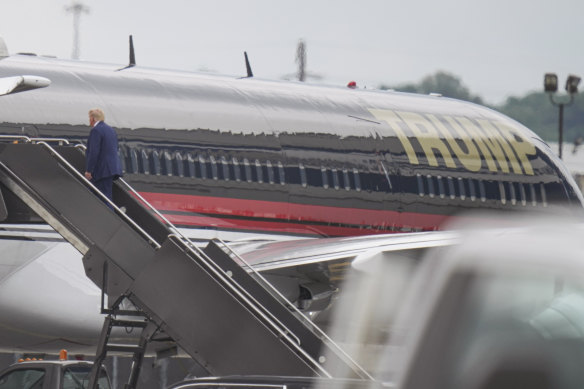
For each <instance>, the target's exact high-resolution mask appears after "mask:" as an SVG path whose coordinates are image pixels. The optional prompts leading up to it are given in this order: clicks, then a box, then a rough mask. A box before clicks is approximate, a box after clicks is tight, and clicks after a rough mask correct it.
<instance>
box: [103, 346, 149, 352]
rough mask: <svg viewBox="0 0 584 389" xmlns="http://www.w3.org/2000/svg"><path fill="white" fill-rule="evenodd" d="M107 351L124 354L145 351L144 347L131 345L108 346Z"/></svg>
mask: <svg viewBox="0 0 584 389" xmlns="http://www.w3.org/2000/svg"><path fill="white" fill-rule="evenodd" d="M106 350H107V351H114V352H124V353H136V352H143V351H144V349H143V348H142V347H140V346H135V345H131V344H108V345H106Z"/></svg>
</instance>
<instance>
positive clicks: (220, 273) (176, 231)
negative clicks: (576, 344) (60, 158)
mask: <svg viewBox="0 0 584 389" xmlns="http://www.w3.org/2000/svg"><path fill="white" fill-rule="evenodd" d="M75 147H78V148H80V149H82V150H87V147H86V146H85V145H84V144H78V145H75ZM118 181H120V182H121V183H122V184H124V186H125V187H126V188H127V189H128V190H129V191H130V192H131V193H132V194H133V195H134V196H136V197H137V198H138V199H140V200H141V201H142V202H143V204H144V205H146V206H147V207H148V208H150V210H151V211H152V212H154V214H156V215H157V216H158V217H160V218H161V219H162V220H163V221H164V222H165V223H166V224H167V226H168V227H169V228H170V229H171V230H173V231H174V233H173V234H169V236H168V237H169V238H171V237H173V236H174V237H175V238H178V239H179V240H181V241H182V242H183V243H185V244H186V245H187V248H189V249H190V250H191V251H193V252H194V253H195V254H198V255H199V256H200V257H202V258H203V259H204V260H205V262H206V265H207V266H209V265H210V266H211V267H215V268H216V269H214V271H215V273H216V274H217V275H218V276H220V277H221V278H222V279H223V280H224V281H225V282H226V283H228V284H229V285H231V286H232V287H233V284H234V285H236V286H237V288H238V289H240V290H241V291H243V292H244V293H245V294H247V295H248V298H250V299H252V300H253V302H254V303H255V306H260V307H263V305H262V304H260V303H259V302H258V301H257V300H256V299H255V298H254V297H253V296H251V295H250V294H249V292H247V291H246V290H245V288H243V287H242V286H241V285H239V283H237V282H236V281H235V280H233V279H232V278H231V277H228V276H227V274H226V273H225V271H224V270H223V269H221V268H220V267H219V266H218V265H217V264H216V263H215V262H214V261H213V260H211V258H209V256H208V255H207V254H206V253H205V252H204V251H203V250H201V249H200V248H199V247H197V246H196V245H195V244H193V242H191V240H190V239H189V238H188V237H187V236H185V235H184V234H183V233H182V232H181V231H180V230H179V229H178V228H177V227H176V226H175V225H174V224H173V223H171V222H170V220H168V219H167V218H166V217H165V216H164V215H162V213H160V212H159V211H158V210H157V209H156V208H155V207H154V206H153V205H152V204H150V203H149V202H148V201H147V200H146V199H145V198H144V197H143V196H142V195H141V194H140V193H138V192H137V191H136V190H135V189H134V188H133V187H132V186H131V185H130V184H128V183H127V182H126V181H125V180H124V179H123V178H121V177H120V178H119V179H118ZM221 243H222V244H223V245H224V246H225V247H227V248H228V249H229V251H231V252H232V253H234V254H235V255H236V256H237V257H238V258H239V259H241V260H242V262H243V263H245V264H246V265H247V266H248V267H249V268H250V269H253V268H252V267H251V266H250V265H249V264H247V262H246V261H245V260H243V258H241V256H239V255H238V254H237V253H236V252H235V251H233V249H231V248H230V247H229V246H227V244H226V243H225V242H223V241H221ZM217 270H219V271H217ZM253 271H254V272H255V273H256V274H259V273H258V272H257V271H255V269H253ZM260 277H261V279H262V280H263V281H264V282H266V283H267V284H268V285H270V286H271V287H272V289H273V290H275V291H276V293H278V294H279V295H280V296H281V297H282V298H283V299H284V301H285V302H286V303H287V304H288V305H290V306H292V307H293V309H295V310H296V311H297V312H298V313H299V314H300V315H302V317H305V316H304V314H303V313H302V312H300V311H299V310H298V308H296V306H294V305H293V304H292V303H291V302H290V301H288V299H286V297H285V296H283V295H282V294H281V293H280V292H279V291H277V290H276V289H275V288H274V287H273V285H271V284H270V283H269V282H268V281H267V280H266V279H265V278H264V277H263V276H260ZM235 292H236V293H238V294H240V295H241V292H238V291H237V290H235ZM256 310H258V309H257V308H256ZM266 311H267V310H266ZM258 313H259V314H261V315H262V316H265V317H266V319H268V318H267V316H266V315H265V313H262V312H260V310H258ZM267 313H268V314H269V315H270V316H272V318H273V320H275V321H276V322H277V323H279V324H280V325H281V326H282V328H284V329H285V331H284V330H282V329H281V328H277V330H278V331H279V332H280V333H281V334H282V335H283V336H285V337H286V338H290V337H292V338H295V341H296V342H295V343H296V344H297V345H298V347H299V349H300V352H301V353H302V354H303V355H304V356H305V357H306V358H307V359H309V360H310V361H311V362H312V363H313V364H314V366H317V367H318V369H320V370H321V371H322V372H323V373H324V374H325V375H326V376H327V377H329V378H332V375H331V374H330V373H328V372H327V371H326V370H325V369H324V368H323V367H322V366H321V365H320V363H318V361H316V360H315V359H314V358H313V357H312V356H311V355H310V354H308V353H306V352H305V351H304V349H303V348H302V347H300V346H301V342H300V339H299V338H298V337H297V336H296V335H294V333H293V332H292V331H291V330H290V329H288V327H286V325H285V324H283V323H282V322H281V321H280V320H278V319H277V318H276V317H275V316H273V315H272V314H271V313H270V312H269V311H267ZM309 323H311V324H312V326H313V327H314V328H316V329H317V332H319V335H322V336H323V337H324V339H326V340H327V341H328V342H329V343H331V344H333V345H334V346H335V349H336V350H338V351H339V352H340V353H341V354H342V355H343V356H344V357H345V358H347V359H348V360H349V361H350V362H351V363H353V364H354V366H355V367H357V368H358V369H359V370H360V371H361V372H362V373H363V374H364V375H365V376H366V377H367V378H369V379H373V377H371V375H369V373H367V372H366V371H365V370H364V369H363V368H362V367H361V366H360V365H359V364H358V363H357V362H356V361H354V360H353V359H352V358H351V357H350V356H349V355H348V354H347V353H346V352H345V351H344V350H343V349H341V348H340V347H339V346H338V345H337V344H336V343H335V342H334V341H333V340H332V339H330V337H328V336H327V335H326V334H325V333H324V332H323V331H322V330H321V329H320V328H319V327H318V326H317V325H316V324H314V323H313V322H312V321H310V320H309ZM273 324H274V323H273ZM274 327H277V326H276V325H274ZM288 340H289V341H290V339H288ZM293 343H294V342H293Z"/></svg>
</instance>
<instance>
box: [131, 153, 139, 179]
mask: <svg viewBox="0 0 584 389" xmlns="http://www.w3.org/2000/svg"><path fill="white" fill-rule="evenodd" d="M130 173H139V171H138V153H137V152H136V149H134V148H131V149H130Z"/></svg>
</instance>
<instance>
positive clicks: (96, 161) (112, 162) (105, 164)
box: [85, 122, 122, 181]
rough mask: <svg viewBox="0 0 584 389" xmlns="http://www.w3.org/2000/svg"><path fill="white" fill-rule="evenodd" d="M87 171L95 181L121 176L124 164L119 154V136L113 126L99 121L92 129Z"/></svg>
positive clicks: (87, 153)
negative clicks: (121, 162)
mask: <svg viewBox="0 0 584 389" xmlns="http://www.w3.org/2000/svg"><path fill="white" fill-rule="evenodd" d="M85 171H87V172H90V173H91V176H92V180H93V181H98V180H100V179H102V178H105V177H113V178H114V179H116V178H118V177H121V175H122V166H121V165H120V157H119V156H118V136H117V134H116V132H115V130H114V129H113V128H111V127H110V126H108V125H107V124H105V123H104V122H99V123H97V124H96V125H95V127H93V128H92V129H91V132H90V133H89V139H87V151H86V152H85Z"/></svg>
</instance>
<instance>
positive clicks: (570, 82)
mask: <svg viewBox="0 0 584 389" xmlns="http://www.w3.org/2000/svg"><path fill="white" fill-rule="evenodd" d="M578 84H580V77H578V76H574V75H572V74H571V75H569V76H568V79H567V80H566V92H567V93H568V96H569V97H570V100H569V101H565V100H564V101H562V100H557V101H556V100H555V99H554V94H555V93H556V92H557V91H558V76H557V75H556V74H554V73H546V74H545V76H544V78H543V87H544V91H545V92H546V93H547V94H548V96H549V97H550V101H551V102H552V104H553V105H555V106H557V107H559V109H560V118H559V123H558V132H559V139H558V143H559V146H558V147H559V156H560V159H562V144H563V142H564V106H566V105H570V104H572V103H573V102H574V95H575V94H576V93H578Z"/></svg>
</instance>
